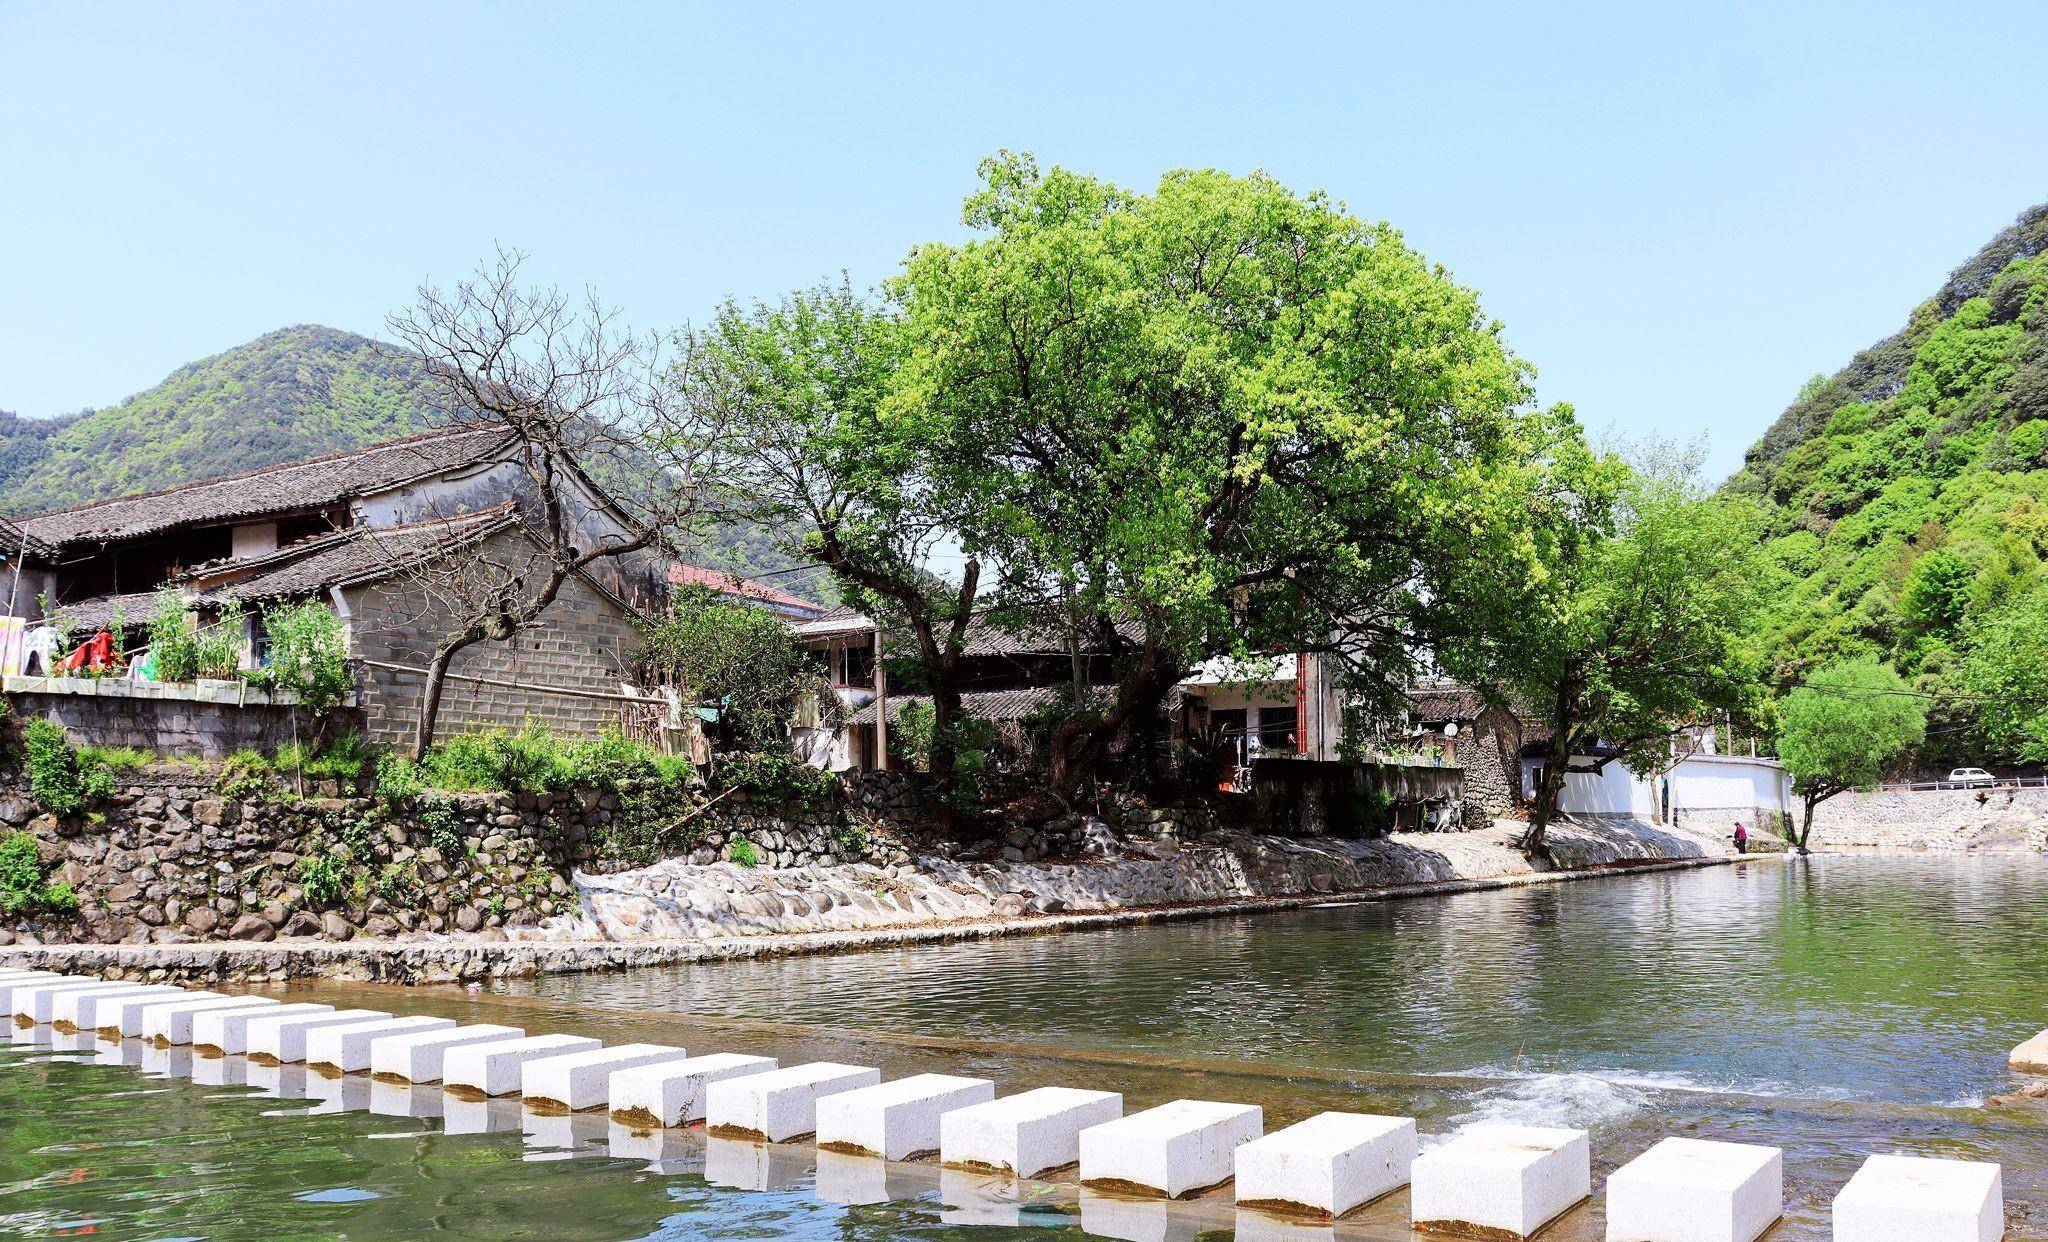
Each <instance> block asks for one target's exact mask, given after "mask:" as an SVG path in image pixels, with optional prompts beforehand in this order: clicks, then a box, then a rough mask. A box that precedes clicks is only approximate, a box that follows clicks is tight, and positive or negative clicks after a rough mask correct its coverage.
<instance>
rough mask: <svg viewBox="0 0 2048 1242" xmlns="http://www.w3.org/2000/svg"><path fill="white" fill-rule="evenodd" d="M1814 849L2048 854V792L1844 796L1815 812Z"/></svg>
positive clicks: (1901, 792)
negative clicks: (1958, 850) (1993, 851)
mask: <svg viewBox="0 0 2048 1242" xmlns="http://www.w3.org/2000/svg"><path fill="white" fill-rule="evenodd" d="M1798 813H1799V812H1798V811H1797V810H1794V812H1793V814H1795V815H1797V814H1798ZM1813 848H1814V849H1816V850H1830V849H1842V848H1864V849H1912V850H1957V849H1960V850H1999V851H2033V852H2040V851H2043V850H2048V789H2010V788H2008V789H1997V788H1993V789H1981V790H1980V789H1919V790H1885V791H1881V792H1877V793H1845V794H1837V795H1836V796H1835V797H1833V798H1830V799H1828V800H1827V801H1826V802H1823V803H1821V804H1820V805H1819V806H1817V807H1815V808H1814V810H1813Z"/></svg>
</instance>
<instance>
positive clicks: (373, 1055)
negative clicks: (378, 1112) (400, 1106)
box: [370, 1022, 526, 1082]
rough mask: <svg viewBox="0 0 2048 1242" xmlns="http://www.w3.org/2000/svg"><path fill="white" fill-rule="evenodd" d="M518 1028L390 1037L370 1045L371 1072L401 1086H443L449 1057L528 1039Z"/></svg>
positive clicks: (479, 1026)
mask: <svg viewBox="0 0 2048 1242" xmlns="http://www.w3.org/2000/svg"><path fill="white" fill-rule="evenodd" d="M525 1038H526V1032H525V1031H522V1030H520V1029H519V1028H518V1027H516V1026H494V1025H492V1024H490V1023H488V1022H479V1023H475V1024H472V1025H470V1026H458V1027H455V1028H454V1029H452V1030H446V1031H420V1032H416V1033H414V1034H410V1035H387V1036H385V1037H384V1038H382V1039H379V1040H377V1041H375V1042H374V1043H372V1044H371V1045H370V1072H371V1073H373V1074H376V1075H378V1076H380V1077H385V1078H394V1079H397V1080H399V1081H401V1082H439V1081H441V1070H442V1066H443V1064H444V1062H445V1061H446V1058H447V1056H448V1054H449V1053H450V1052H451V1051H453V1050H455V1049H457V1048H466V1047H469V1046H470V1045H472V1044H505V1043H511V1042H512V1041H513V1040H515V1039H525Z"/></svg>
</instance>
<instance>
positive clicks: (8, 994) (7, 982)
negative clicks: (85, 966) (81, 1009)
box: [0, 972, 99, 1018]
mask: <svg viewBox="0 0 2048 1242" xmlns="http://www.w3.org/2000/svg"><path fill="white" fill-rule="evenodd" d="M98 982H99V980H97V979H90V978H80V977H79V976H77V975H57V974H48V973H42V972H38V973H36V974H32V975H21V976H19V977H18V978H14V979H0V1014H5V1015H6V1016H7V1017H9V1018H13V1017H18V1016H19V1014H18V1012H17V1010H16V1002H17V1000H18V999H19V998H20V997H21V995H22V994H23V993H24V992H26V991H27V990H28V989H30V988H36V987H49V986H51V985H53V984H60V983H69V984H72V985H74V986H77V987H83V986H85V985H86V984H88V983H98Z"/></svg>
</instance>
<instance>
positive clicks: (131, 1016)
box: [93, 986, 220, 1039]
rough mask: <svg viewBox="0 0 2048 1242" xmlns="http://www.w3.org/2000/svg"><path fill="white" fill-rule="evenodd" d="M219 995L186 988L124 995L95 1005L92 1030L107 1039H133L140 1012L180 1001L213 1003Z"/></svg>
mask: <svg viewBox="0 0 2048 1242" xmlns="http://www.w3.org/2000/svg"><path fill="white" fill-rule="evenodd" d="M219 995H220V993H218V992H195V991H192V990H191V989H189V988H174V987H169V986H166V987H164V988H163V989H161V990H159V991H157V992H152V993H143V994H137V995H134V996H124V997H122V998H121V999H120V1000H115V1001H108V1002H107V1003H106V1004H104V1005H99V1006H95V1011H94V1013H93V1029H95V1030H97V1031H98V1032H99V1033H100V1034H101V1035H104V1036H106V1037H107V1038H108V1039H134V1038H136V1037H137V1036H139V1035H141V1034H142V1011H143V1010H144V1009H147V1008H149V1007H150V1006H151V1005H168V1004H170V1003H171V1002H173V1001H180V1000H212V999H214V998H215V997H217V996H219Z"/></svg>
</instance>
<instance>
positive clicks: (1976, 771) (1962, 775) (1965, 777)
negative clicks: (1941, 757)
mask: <svg viewBox="0 0 2048 1242" xmlns="http://www.w3.org/2000/svg"><path fill="white" fill-rule="evenodd" d="M1948 783H1949V784H1951V785H1962V786H1965V787H1967V786H1970V785H1996V784H1997V783H1998V778H1997V777H1995V776H1993V775H1991V773H1989V772H1986V771H1985V770H1984V769H1982V768H1957V769H1956V770H1955V771H1953V772H1950V773H1949V774H1948Z"/></svg>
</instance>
